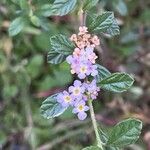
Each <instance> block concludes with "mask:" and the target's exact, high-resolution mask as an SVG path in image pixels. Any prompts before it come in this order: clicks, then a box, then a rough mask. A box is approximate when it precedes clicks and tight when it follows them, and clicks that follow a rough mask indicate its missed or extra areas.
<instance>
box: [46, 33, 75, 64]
mask: <svg viewBox="0 0 150 150" xmlns="http://www.w3.org/2000/svg"><path fill="white" fill-rule="evenodd" d="M50 45H51V50H50V52H49V53H48V56H47V60H48V62H49V63H52V64H59V63H61V62H63V61H64V60H65V59H66V57H67V56H68V55H70V54H71V53H72V52H73V50H74V48H75V46H74V44H73V43H72V42H71V41H70V40H69V39H68V37H66V36H64V35H61V34H59V35H55V36H52V37H51V38H50Z"/></svg>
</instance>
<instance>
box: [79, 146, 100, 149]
mask: <svg viewBox="0 0 150 150" xmlns="http://www.w3.org/2000/svg"><path fill="white" fill-rule="evenodd" d="M82 150H102V149H101V148H99V147H98V146H90V147H86V148H83V149H82Z"/></svg>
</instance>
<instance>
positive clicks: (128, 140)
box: [107, 119, 142, 147]
mask: <svg viewBox="0 0 150 150" xmlns="http://www.w3.org/2000/svg"><path fill="white" fill-rule="evenodd" d="M141 130H142V122H141V121H140V120H137V119H126V120H124V121H122V122H120V123H118V124H117V125H116V126H114V127H113V129H112V131H111V132H110V133H109V138H108V142H107V145H110V146H113V147H124V146H127V145H130V144H133V143H135V142H136V141H137V140H138V138H139V135H140V134H141Z"/></svg>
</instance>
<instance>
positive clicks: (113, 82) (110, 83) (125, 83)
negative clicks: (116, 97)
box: [98, 73, 134, 92]
mask: <svg viewBox="0 0 150 150" xmlns="http://www.w3.org/2000/svg"><path fill="white" fill-rule="evenodd" d="M133 82H134V79H133V78H132V77H131V76H130V75H128V74H126V73H113V74H111V75H110V76H108V77H106V78H104V79H103V80H101V81H100V82H99V83H98V85H99V86H100V87H101V88H102V89H105V90H108V91H112V92H124V91H126V90H127V89H129V88H130V87H131V86H132V84H133Z"/></svg>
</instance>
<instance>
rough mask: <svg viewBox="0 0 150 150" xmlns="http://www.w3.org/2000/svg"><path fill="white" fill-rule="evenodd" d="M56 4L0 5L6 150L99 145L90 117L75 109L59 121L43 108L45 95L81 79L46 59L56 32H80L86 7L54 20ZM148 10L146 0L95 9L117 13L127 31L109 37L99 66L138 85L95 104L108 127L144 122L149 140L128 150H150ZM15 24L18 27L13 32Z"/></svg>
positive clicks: (15, 1)
mask: <svg viewBox="0 0 150 150" xmlns="http://www.w3.org/2000/svg"><path fill="white" fill-rule="evenodd" d="M52 2H53V1H52V0H42V1H41V0H32V1H31V0H29V1H26V0H1V1H0V87H1V88H0V149H2V150H7V149H8V150H9V149H10V150H30V149H31V150H34V149H36V150H48V149H52V150H58V149H61V150H79V149H81V148H82V147H84V146H85V145H90V144H91V143H93V142H94V136H93V135H94V133H93V129H92V128H91V122H90V119H86V121H79V120H78V119H77V118H76V116H74V115H73V114H72V113H69V110H68V111H67V112H65V113H64V114H63V115H62V116H61V117H59V118H57V119H53V120H46V119H43V117H42V116H41V115H40V111H39V107H40V105H41V103H42V101H43V100H44V99H45V97H47V96H49V95H51V94H54V93H56V92H58V91H62V90H63V89H64V87H67V86H69V85H70V84H71V83H72V81H73V79H74V78H75V77H72V75H71V74H70V68H69V65H68V64H66V63H63V64H60V65H51V64H48V63H47V58H46V55H47V52H48V51H49V49H50V43H49V38H50V36H52V35H55V34H56V33H63V34H66V35H68V36H70V35H71V34H72V33H74V32H76V31H77V28H78V26H79V22H80V20H79V16H78V13H77V11H78V9H79V5H78V6H77V7H76V8H75V11H74V12H73V13H71V14H70V15H67V16H63V17H56V16H55V17H49V16H50V13H51V12H50V5H49V4H50V3H52ZM149 6H150V2H149V1H147V0H111V1H110V0H100V1H99V3H98V5H97V6H96V7H95V8H94V9H92V10H91V11H94V12H95V11H102V10H105V11H106V10H109V11H114V12H115V16H116V17H117V19H118V23H119V24H120V29H121V34H120V35H119V36H117V37H115V38H110V37H108V36H107V35H105V37H103V38H101V48H99V51H98V53H97V54H98V55H99V62H100V63H102V64H103V65H104V66H107V68H108V69H109V70H110V71H111V72H115V71H122V72H127V73H130V74H132V75H133V76H134V78H135V80H136V82H135V84H134V86H133V87H132V88H131V89H130V90H129V91H128V92H125V93H123V94H112V93H108V92H107V93H105V92H103V91H101V93H100V95H99V98H98V102H97V103H96V105H95V110H96V113H97V115H96V116H97V120H98V121H99V122H101V123H102V125H103V126H102V128H103V129H105V127H106V126H107V127H109V126H111V125H114V124H116V123H117V122H118V121H119V120H122V119H124V118H128V117H136V118H139V119H141V120H142V121H143V123H144V128H143V131H142V136H141V138H140V140H139V141H138V142H137V144H136V145H132V146H130V147H129V148H128V149H129V150H130V149H131V150H150V49H149V44H150V40H149V36H150V29H149V26H150V21H149V17H150V11H149ZM16 18H17V19H18V20H19V21H18V24H17V28H16V27H15V26H14V28H9V26H10V23H11V22H12V21H13V20H15V19H16ZM8 28H9V31H8ZM17 33H19V34H17ZM14 35H15V36H14ZM11 36H13V37H11Z"/></svg>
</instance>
